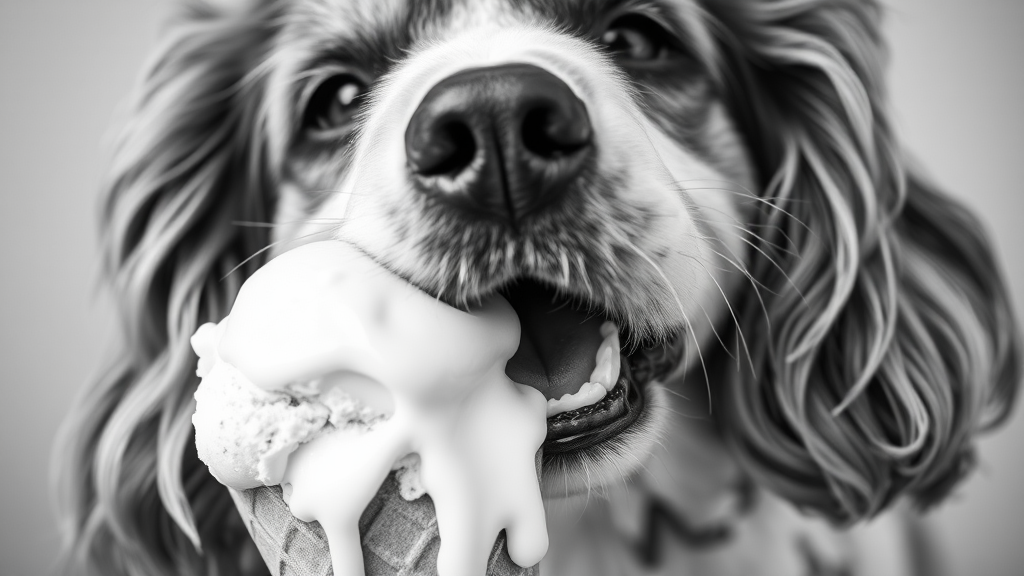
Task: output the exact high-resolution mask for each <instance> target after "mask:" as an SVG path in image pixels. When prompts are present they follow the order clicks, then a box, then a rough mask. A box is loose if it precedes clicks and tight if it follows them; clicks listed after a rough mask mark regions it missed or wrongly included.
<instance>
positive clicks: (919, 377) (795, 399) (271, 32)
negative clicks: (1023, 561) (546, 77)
mask: <svg viewBox="0 0 1024 576" xmlns="http://www.w3.org/2000/svg"><path fill="white" fill-rule="evenodd" d="M284 4H285V3H284V2H278V1H272V0H267V1H262V2H257V3H255V6H250V7H244V8H233V9H222V8H215V7H211V6H201V5H196V6H193V7H192V8H191V9H190V10H189V11H187V12H185V13H184V14H183V16H182V17H181V18H180V20H179V21H178V22H177V23H176V25H175V26H174V27H173V28H172V29H171V31H170V34H169V35H168V37H167V38H166V39H165V41H164V43H163V44H162V46H161V47H160V49H159V50H158V53H157V55H156V57H155V58H154V59H153V60H152V61H151V62H150V63H149V65H148V67H147V69H146V72H145V74H144V76H143V78H142V82H141V86H140V87H139V89H138V92H137V94H136V96H135V99H134V101H133V103H132V108H131V116H130V120H129V122H128V124H127V126H126V127H125V129H124V131H123V134H122V136H121V138H120V141H119V143H118V145H117V148H116V151H115V156H114V161H113V165H112V166H111V168H110V176H109V179H108V184H107V186H106V201H105V205H104V206H105V208H104V212H103V227H102V229H103V230H104V237H103V241H104V248H105V258H106V274H107V278H108V280H109V282H110V285H111V287H112V289H113V291H114V293H115V295H116V301H117V304H118V306H119V309H120V316H121V320H122V330H123V341H124V347H123V350H122V353H121V354H120V355H119V357H118V360H117V361H116V363H115V364H114V365H113V366H112V367H111V369H110V371H109V372H108V373H107V375H106V376H105V377H103V378H101V379H100V380H99V381H97V382H96V383H95V384H94V385H92V386H90V387H88V388H87V389H86V390H84V391H83V393H82V395H81V398H80V401H79V402H78V403H76V409H75V410H74V412H73V413H72V415H71V416H70V419H69V421H68V422H67V424H66V426H65V428H64V431H63V434H62V442H61V444H60V447H59V449H58V455H59V456H60V459H61V464H60V467H59V469H58V472H57V474H58V479H59V485H60V506H61V511H62V527H63V531H64V535H65V539H66V550H65V554H64V563H65V566H66V570H67V571H68V572H72V573H80V574H104V575H107V576H111V575H119V574H122V575H129V574H131V575H142V574H146V575H150V576H153V575H160V576H170V575H186V574H187V575H199V574H203V575H213V574H242V573H248V571H249V570H250V569H251V568H252V566H251V565H248V566H247V565H246V564H245V562H244V561H243V559H242V556H243V555H242V554H241V551H242V550H243V549H244V548H245V547H246V546H247V545H248V536H247V534H246V533H245V529H244V527H243V526H242V524H241V522H240V521H239V520H238V518H237V515H236V514H234V513H233V508H232V503H231V501H230V499H229V497H228V495H227V492H226V491H225V490H223V488H222V487H221V486H220V485H219V484H217V483H216V481H215V480H214V479H213V478H212V477H211V476H210V475H209V473H208V472H207V470H206V468H205V466H203V465H202V464H201V463H200V462H199V461H198V459H197V457H196V454H195V451H194V446H193V442H192V427H191V422H190V416H191V414H192V412H193V409H194V400H193V398H192V394H193V392H194V390H195V388H196V386H197V384H198V379H197V378H196V376H195V375H194V366H195V358H194V356H193V354H192V351H191V348H190V347H189V343H188V339H189V336H190V335H191V334H192V332H193V331H194V330H195V328H196V327H198V326H199V325H200V324H201V323H203V322H206V321H210V320H219V319H220V318H222V317H223V315H224V314H226V312H227V310H228V307H229V306H230V303H231V302H232V301H233V299H234V295H235V293H236V291H237V290H238V288H239V286H240V284H241V282H242V281H243V280H244V279H245V278H246V277H247V276H248V275H249V274H250V273H251V272H252V271H253V270H255V269H256V268H258V267H259V265H260V264H261V263H262V262H261V259H260V258H259V257H256V258H252V259H247V258H248V257H249V256H250V255H252V254H255V253H258V252H259V251H260V250H261V249H262V248H264V247H265V246H266V245H267V243H268V241H269V238H268V234H267V233H266V229H265V228H259V227H245V226H238V225H236V224H235V222H236V221H246V222H263V221H267V215H268V214H269V213H271V211H272V210H273V208H274V203H275V197H274V195H273V190H274V188H273V184H274V183H275V182H277V181H278V177H277V174H276V170H278V168H279V164H278V159H276V158H275V156H276V155H275V154H273V153H272V150H270V149H269V148H268V147H269V146H270V145H271V144H274V145H276V146H280V145H282V143H283V142H285V141H287V138H288V137H287V135H285V134H281V133H274V132H273V129H274V127H273V126H268V123H267V121H266V119H265V101H264V98H265V97H266V95H265V93H264V91H263V75H264V74H265V72H266V66H267V57H268V55H269V54H270V52H271V47H272V45H273V42H274V40H275V34H276V33H277V31H278V29H279V27H280V25H281V19H282V18H283V16H284ZM704 9H705V10H706V11H707V13H706V16H707V18H706V20H707V23H708V25H709V26H710V27H711V33H712V35H713V37H714V38H716V45H715V46H714V47H713V48H712V52H711V53H709V54H707V55H706V56H707V57H708V58H709V59H710V60H712V64H713V65H712V66H711V67H710V70H711V74H712V77H713V78H714V80H715V82H716V84H717V89H718V90H719V91H720V93H721V94H722V95H723V97H724V98H725V100H726V102H727V105H728V107H729V109H730V112H731V114H732V116H733V118H734V119H735V120H736V122H737V124H738V127H739V129H740V132H741V133H742V134H743V136H744V138H745V140H746V143H747V146H748V148H749V151H750V154H751V157H752V158H753V161H754V163H755V165H756V169H757V172H758V174H760V176H761V179H760V182H759V186H760V189H759V191H758V194H759V197H758V199H757V200H756V202H757V205H758V206H759V208H760V209H758V210H754V211H753V212H752V214H753V216H752V220H751V221H750V222H746V223H743V224H744V226H745V228H746V229H747V230H748V231H749V232H750V233H749V236H748V238H747V241H748V242H749V244H750V245H751V248H752V254H754V256H753V257H752V258H751V261H750V263H749V265H748V268H749V273H750V275H751V285H750V288H749V289H748V290H746V292H745V293H744V294H742V295H741V297H742V298H744V303H743V304H742V305H741V306H739V307H738V308H739V314H738V316H739V318H740V320H739V323H740V324H739V326H738V327H736V328H737V329H739V330H742V333H743V334H745V335H746V341H747V344H748V347H749V351H750V353H749V363H750V364H749V365H748V366H747V369H746V370H742V371H738V372H737V371H734V370H722V371H721V373H722V374H723V375H725V378H724V379H723V381H722V382H721V385H720V386H719V387H718V388H717V389H716V390H715V394H716V398H715V403H716V406H719V407H723V408H724V409H723V410H720V411H718V413H717V414H716V415H715V417H716V418H717V423H718V426H719V427H720V429H721V431H722V434H723V435H724V437H725V438H727V439H728V440H729V442H730V444H731V446H732V447H733V448H734V449H735V453H736V455H737V457H738V458H739V459H740V460H741V462H742V463H743V464H744V465H745V467H746V469H747V470H748V471H749V473H750V474H751V476H752V478H753V479H754V481H755V482H757V483H759V484H761V485H764V486H766V487H768V488H770V489H772V490H774V491H776V492H777V493H778V494H780V495H782V496H783V497H785V498H787V499H789V500H790V501H792V502H793V503H794V504H796V505H797V506H799V507H801V508H803V509H806V510H811V511H816V512H818V513H821V514H824V515H827V516H828V517H830V518H832V519H834V520H836V521H838V522H853V521H856V520H858V519H862V518H865V517H870V516H872V515H875V514H878V513H879V512H881V511H882V510H884V509H885V508H886V506H887V505H888V504H890V503H891V502H892V501H893V500H894V499H895V498H896V497H897V496H898V495H900V494H909V495H910V496H912V497H913V498H914V499H915V500H916V501H918V502H919V503H921V504H923V505H928V504H932V503H935V502H937V501H939V500H941V499H942V498H943V497H944V496H945V495H947V494H948V493H949V491H950V489H951V488H952V487H953V486H954V485H955V484H956V482H957V481H958V480H960V479H961V478H962V477H963V476H964V474H965V473H966V472H967V471H968V470H970V468H971V466H972V463H973V459H972V441H973V438H974V437H975V435H976V433H978V432H980V431H982V430H985V429H987V428H989V427H991V426H994V425H996V424H998V423H999V422H1001V421H1002V420H1003V419H1005V417H1006V415H1007V414H1008V412H1009V409H1010V407H1011V405H1012V403H1013V400H1014V397H1015V394H1016V387H1017V383H1018V381H1019V380H1020V371H1021V368H1020V344H1019V340H1018V334H1017V331H1016V326H1015V323H1014V320H1013V318H1014V316H1013V313H1012V310H1011V307H1010V303H1009V299H1008V296H1007V294H1006V292H1005V288H1004V283H1003V281H1002V279H1001V276H1000V272H999V270H998V267H997V265H996V263H995V262H994V259H993V256H992V250H991V247H990V245H989V242H988V240H987V239H986V237H985V235H984V234H983V232H982V227H981V226H980V224H979V223H978V222H977V221H976V220H975V219H974V218H973V217H972V216H971V215H970V213H969V212H968V211H966V210H965V209H964V208H963V207H962V206H960V205H958V204H956V203H955V202H953V201H952V200H951V199H950V198H948V197H947V196H945V195H942V194H940V193H938V192H936V191H934V189H932V188H931V187H929V186H926V185H924V184H923V183H922V182H921V181H920V180H919V179H916V178H913V177H908V176H907V174H906V171H905V170H904V161H903V158H902V155H901V152H900V150H899V146H898V143H897V142H896V140H895V138H894V136H893V134H892V129H891V126H890V123H889V118H888V112H887V109H886V104H885V94H884V90H883V83H882V63H883V60H884V58H883V52H882V48H881V46H880V39H879V38H878V36H877V31H878V30H879V29H880V26H879V17H880V10H879V8H878V7H877V6H876V5H875V4H874V3H872V2H868V1H865V0H766V1H755V0H716V1H715V2H708V3H707V5H706V6H705V7H704ZM236 266H240V268H238V270H236V271H235V272H234V273H231V272H232V271H233V270H235V268H236ZM724 329H727V327H723V330H724ZM725 340H728V339H725ZM736 356H737V357H740V355H739V354H738V353H737V354H736ZM260 568H261V567H257V570H258V569H260Z"/></svg>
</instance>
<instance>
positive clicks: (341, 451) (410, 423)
mask: <svg viewBox="0 0 1024 576" xmlns="http://www.w3.org/2000/svg"><path fill="white" fill-rule="evenodd" d="M518 344H519V321H518V319H517V317H516V314H515V313H514V311H513V310H512V308H511V306H509V304H508V303H507V302H505V301H504V300H503V299H501V298H499V297H494V298H492V299H489V300H487V301H485V302H483V303H481V305H480V306H478V307H476V308H473V309H471V310H469V311H463V310H459V309H456V308H452V307H450V306H447V305H446V304H444V303H441V302H439V301H438V300H436V299H435V298H432V297H431V296H429V295H427V294H425V293H423V292H421V291H420V290H418V289H417V288H415V287H414V286H412V285H410V284H408V283H407V282H405V281H404V280H402V279H401V278H399V277H398V276H396V275H394V274H393V273H391V272H390V271H388V270H387V269H385V268H383V267H382V266H380V265H378V264H377V263H376V262H374V261H373V259H371V258H370V257H368V256H367V255H365V254H363V253H362V252H360V251H359V250H357V249H355V248H353V247H351V246H349V245H346V244H343V243H340V242H319V243H314V244H308V245H306V246H302V247H300V248H297V249H295V250H292V251H290V252H286V253H285V254H283V255H281V256H279V257H277V258H275V259H274V260H272V261H270V262H269V263H267V265H265V266H264V267H263V268H261V269H260V270H258V271H257V272H256V273H255V274H253V276H252V277H251V278H250V279H249V280H248V281H247V282H246V283H245V284H244V285H243V287H242V289H241V291H240V292H239V295H238V297H237V299H236V301H235V303H234V306H233V307H232V310H231V313H230V314H229V315H228V316H227V317H226V318H225V319H224V320H223V321H221V323H219V324H218V325H215V326H214V325H207V326H204V327H203V328H201V329H200V330H199V331H198V332H197V333H196V336H195V337H194V339H193V346H194V347H195V349H196V351H197V353H199V355H200V363H199V374H200V376H202V377H203V381H202V383H201V385H200V390H199V391H198V392H197V395H196V398H197V411H196V416H195V418H194V422H195V426H196V443H197V447H198V448H199V451H200V457H201V458H203V460H204V462H206V463H207V465H208V466H210V468H211V471H212V472H213V474H214V475H215V476H216V477H217V478H218V479H220V480H221V482H222V483H225V484H227V485H228V486H231V487H234V488H237V489H244V488H250V487H252V486H255V485H260V484H263V485H272V484H276V483H281V484H282V486H283V488H284V498H285V501H286V502H287V503H288V505H289V507H290V509H291V512H292V514H293V515H294V516H295V517H296V518H299V519H301V520H304V521H313V520H316V521H317V522H319V524H320V525H321V526H322V527H323V529H324V532H325V533H326V535H327V538H328V541H329V543H330V549H331V560H332V563H333V566H334V573H335V574H344V575H348V574H362V573H363V565H362V562H363V560H362V555H361V552H360V544H359V527H358V521H359V518H360V515H361V514H362V512H363V511H364V508H365V507H366V505H367V504H368V503H369V502H370V501H371V498H373V496H374V494H375V493H376V492H377V491H378V489H379V488H380V486H381V483H382V482H383V481H384V479H385V478H386V477H387V475H388V473H389V471H390V470H391V469H392V468H393V467H394V465H395V464H396V463H397V462H400V461H404V460H403V459H405V458H406V457H408V456H409V455H411V454H416V455H418V457H419V482H420V483H421V485H422V488H423V490H425V491H426V492H427V493H428V494H430V496H431V498H432V499H433V503H434V508H435V510H436V515H437V528H438V531H439V534H440V541H441V544H440V551H439V553H438V557H437V571H438V574H439V575H440V576H480V575H481V574H483V573H484V571H485V570H486V566H487V560H488V556H489V554H490V553H491V549H492V545H493V543H494V541H495V538H496V537H497V536H498V534H499V533H500V532H501V531H502V530H505V531H506V534H507V540H508V553H509V555H510V557H511V559H512V560H513V561H515V562H516V563H517V564H519V565H520V566H532V565H533V564H536V563H537V562H539V561H540V559H541V558H542V557H543V556H544V553H545V552H546V550H547V532H546V527H545V522H544V510H543V505H542V503H541V497H540V489H539V485H538V481H537V474H536V468H535V455H536V453H537V451H538V449H539V448H540V446H541V444H542V443H543V441H544V437H545V434H546V413H547V405H546V400H545V398H544V396H543V394H541V393H540V392H538V391H537V390H535V389H533V388H530V387H528V386H523V385H520V384H516V383H514V382H512V381H511V380H509V378H508V377H507V376H506V375H505V365H506V363H507V362H508V359H509V358H511V357H512V355H513V354H514V353H515V352H516V349H517V347H518ZM207 388H210V389H216V390H219V391H218V392H216V393H211V394H206V389H207ZM232 389H237V390H235V391H231V390H232ZM225 398H226V399H227V400H225ZM207 403H208V404H209V406H206V405H204V404H207ZM267 410H270V412H267Z"/></svg>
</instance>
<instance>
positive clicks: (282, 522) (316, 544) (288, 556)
mask: <svg viewBox="0 0 1024 576" xmlns="http://www.w3.org/2000/svg"><path fill="white" fill-rule="evenodd" d="M231 496H232V498H234V501H235V505H236V506H237V507H238V510H239V512H241V514H242V518H243V519H244V520H245V523H246V528H247V529H248V530H249V534H250V535H251V536H252V539H253V541H254V542H255V543H256V547H257V548H259V551H260V554H262V555H263V560H264V562H266V564H267V567H268V568H270V573H271V575H272V576H330V575H332V574H334V571H333V569H332V567H331V554H330V549H329V547H328V544H327V536H326V535H325V534H324V531H323V529H321V527H320V525H319V524H318V523H316V522H308V523H307V522H303V521H301V520H299V519H297V518H295V517H294V516H292V514H291V512H289V510H288V505H287V504H285V502H284V499H283V498H282V496H281V487H280V486H264V487H260V488H252V489H249V490H244V491H237V490H231ZM359 532H360V534H361V536H362V547H363V561H364V566H365V571H366V576H392V575H393V576H434V575H436V574H437V569H436V566H437V552H438V549H439V547H440V544H441V539H440V537H439V535H438V529H437V518H436V516H435V515H434V505H433V503H432V502H431V500H430V496H428V495H424V496H422V497H420V498H418V499H416V500H414V501H412V502H409V501H407V500H405V499H404V498H402V496H401V495H400V494H399V492H398V483H397V481H396V480H395V477H394V474H393V473H392V474H391V475H389V476H388V478H387V479H386V480H385V481H384V484H383V485H381V488H380V490H379V491H378V492H377V495H376V496H374V498H373V500H371V501H370V504H369V505H368V506H367V507H366V510H365V512H363V515H362V517H361V518H360V520H359ZM539 574H540V571H539V570H538V568H537V567H536V566H534V567H532V568H522V567H520V566H518V565H517V564H516V563H515V562H513V561H512V559H511V558H509V555H508V551H507V550H506V548H505V533H504V532H502V533H501V534H500V535H499V537H498V539H497V541H496V542H495V543H494V548H493V549H492V550H491V555H490V558H489V559H488V563H487V576H538V575H539ZM337 576H361V575H349V574H339V575H337Z"/></svg>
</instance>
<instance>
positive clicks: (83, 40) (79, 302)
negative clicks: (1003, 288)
mask: <svg viewBox="0 0 1024 576" xmlns="http://www.w3.org/2000/svg"><path fill="white" fill-rule="evenodd" d="M169 5H170V3H169V1H168V0H159V1H157V0H92V1H85V0H0V215H2V219H0V267H2V272H0V471H2V473H0V576H28V575H35V574H45V573H46V572H47V571H48V569H49V567H50V565H51V563H52V561H53V557H54V549H55V546H56V544H57V537H56V525H55V523H54V521H53V520H52V513H51V510H50V504H49V500H48V494H47V468H48V462H49V457H50V456H49V450H50V445H51V443H52V441H53V436H54V430H55V428H56V426H57V425H58V423H59V422H60V421H61V418H62V416H63V415H64V414H65V413H66V411H67V410H68V407H69V406H70V403H71V399H72V395H73V391H74V390H75V389H76V388H77V387H78V386H79V385H81V384H82V383H83V382H84V381H85V380H87V379H89V378H90V377H91V375H94V374H95V373H96V372H97V370H98V369H99V367H100V365H101V359H102V358H104V357H106V355H107V354H109V353H110V352H111V351H112V350H113V346H112V343H111V338H112V330H111V322H110V319H109V313H108V311H109V306H108V304H107V302H106V300H105V298H106V296H105V295H104V294H103V293H102V292H101V291H98V290H97V288H96V286H97V280H96V269H97V262H96V241H95V238H96V236H97V233H96V224H95V222H96V213H97V210H96V189H97V187H98V182H99V178H100V176H101V171H102V169H103V166H104V163H105V159H106V157H105V154H104V151H105V150H107V149H108V148H106V147H105V143H106V142H107V141H108V140H109V138H108V130H109V126H111V124H112V120H114V118H115V117H116V112H117V110H118V108H119V103H120V102H122V101H123V99H124V97H125V95H126V94H127V93H128V91H129V89H130V87H131V85H132V81H133V79H134V77H135V75H136V74H137V72H138V70H139V68H140V67H141V65H142V62H143V60H144V58H145V56H146V54H147V53H148V50H149V48H150V47H152V46H153V44H154V41H155V38H156V37H157V34H158V32H159V30H160V24H159V23H160V22H161V20H162V17H163V16H165V15H166V14H167V12H168V11H169ZM889 5H890V7H891V13H890V15H889V20H888V32H889V35H890V39H891V46H892V53H893V61H892V67H891V71H890V77H891V80H892V85H891V88H892V95H893V99H894V106H895V109H896V112H897V119H898V126H899V128H900V130H901V131H902V133H903V135H904V137H905V143H906V145H907V147H908V148H909V149H910V150H912V151H913V152H914V154H915V155H916V157H917V158H918V159H920V161H921V163H922V164H923V165H924V166H925V167H927V169H928V170H929V171H930V173H931V174H932V175H933V176H934V178H935V179H936V180H937V181H938V182H940V183H942V184H943V185H944V186H945V187H946V188H948V189H949V190H951V191H952V192H954V193H956V194H957V195H959V196H961V197H962V198H964V199H965V200H966V201H967V202H969V203H970V204H971V205H973V206H974V207H975V208H976V209H977V211H978V212H979V213H980V215H981V217H982V219H983V220H984V221H986V222H987V223H988V224H989V225H990V226H991V227H992V230H993V232H994V235H995V238H996V242H997V244H998V247H999V250H1000V254H1001V256H1002V261H1003V263H1004V265H1005V267H1006V270H1007V273H1008V275H1009V279H1010V282H1011V284H1012V286H1013V291H1014V294H1015V295H1016V302H1017V307H1018V309H1020V308H1022V307H1024V261H1022V259H1021V258H1020V257H1019V256H1018V255H1017V253H1018V251H1019V248H1020V247H1021V246H1024V222H1022V221H1021V220H1022V216H1024V194H1022V187H1024V112H1022V107H1024V64H1022V63H1021V58H1024V0H1004V1H999V0H973V1H972V0H889ZM1019 412H1020V411H1019V410H1018V411H1017V415H1016V417H1015V418H1014V419H1013V421H1012V422H1011V424H1010V425H1009V426H1008V427H1007V428H1005V429H1003V430H1001V431H1000V432H998V433H997V434H995V435H992V436H990V437H988V438H986V439H985V440H984V441H983V442H982V443H981V462H982V465H981V468H980V471H979V473H978V474H976V475H975V476H974V477H973V478H972V479H971V480H970V481H969V482H968V483H967V484H966V485H965V486H963V487H962V488H961V489H960V490H959V492H958V494H957V496H956V497H955V498H954V499H953V501H952V502H949V503H948V504H945V505H944V506H943V507H942V508H941V509H940V510H939V511H937V512H936V513H935V516H936V517H937V519H938V522H939V525H940V527H941V532H942V535H943V536H944V538H945V544H946V550H947V552H948V557H949V562H950V563H951V565H952V567H953V573H954V574H958V575H971V576H1013V575H1022V574H1024V496H1022V491H1024V450H1022V449H1021V448H1020V447H1019V446H1020V444H1021V442H1022V441H1024V418H1022V417H1020V415H1019Z"/></svg>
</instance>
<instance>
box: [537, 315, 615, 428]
mask: <svg viewBox="0 0 1024 576" xmlns="http://www.w3.org/2000/svg"><path fill="white" fill-rule="evenodd" d="M601 335H602V336H604V340H603V341H602V342H601V346H599V347H598V349H597V365H596V366H595V367H594V371H593V372H592V373H591V374H590V380H589V381H587V382H585V383H584V384H583V386H580V389H579V391H577V392H576V393H575V394H565V395H563V396H562V397H561V398H552V399H551V400H548V417H549V418H550V417H552V416H554V415H556V414H561V413H562V412H568V411H570V410H576V409H578V408H582V407H584V406H590V405H591V404H595V403H597V402H600V401H601V399H602V398H604V397H605V395H606V394H608V392H610V391H611V389H612V388H614V387H615V383H616V381H618V379H619V368H620V363H621V361H620V359H619V330H618V328H617V327H616V326H615V324H614V323H612V322H605V323H604V324H602V325H601Z"/></svg>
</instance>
